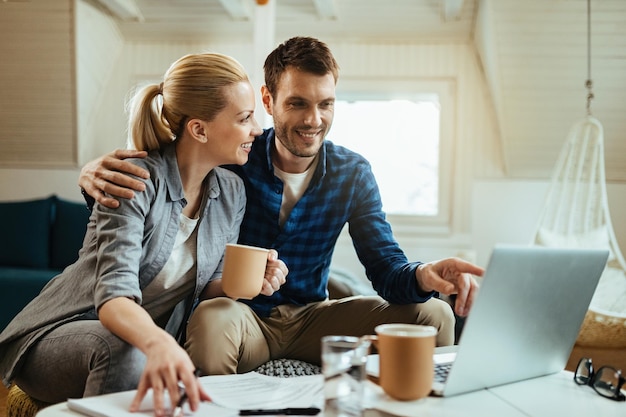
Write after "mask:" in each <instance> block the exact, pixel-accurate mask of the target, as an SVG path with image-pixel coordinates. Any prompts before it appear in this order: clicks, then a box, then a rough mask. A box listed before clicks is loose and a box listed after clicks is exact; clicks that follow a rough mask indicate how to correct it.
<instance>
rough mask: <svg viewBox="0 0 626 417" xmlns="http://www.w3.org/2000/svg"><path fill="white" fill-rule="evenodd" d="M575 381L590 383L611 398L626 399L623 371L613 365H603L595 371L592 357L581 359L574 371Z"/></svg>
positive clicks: (625, 379)
mask: <svg viewBox="0 0 626 417" xmlns="http://www.w3.org/2000/svg"><path fill="white" fill-rule="evenodd" d="M574 382H576V383H577V384H578V385H589V386H590V387H591V388H593V389H594V390H595V391H596V392H597V393H598V394H600V395H602V396H603V397H606V398H609V399H611V400H615V401H624V400H625V399H626V397H625V396H624V393H623V392H622V391H621V389H622V386H623V385H624V382H626V378H624V376H623V375H622V371H620V370H618V369H615V368H613V367H612V366H603V367H601V368H600V369H598V371H597V372H594V370H593V364H592V363H591V359H590V358H581V359H580V361H579V362H578V367H577V368H576V372H575V373H574Z"/></svg>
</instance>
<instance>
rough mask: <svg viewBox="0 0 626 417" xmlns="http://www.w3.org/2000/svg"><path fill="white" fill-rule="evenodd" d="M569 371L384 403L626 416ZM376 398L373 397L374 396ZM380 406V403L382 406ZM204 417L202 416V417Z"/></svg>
mask: <svg viewBox="0 0 626 417" xmlns="http://www.w3.org/2000/svg"><path fill="white" fill-rule="evenodd" d="M572 377H573V374H572V373H571V372H568V371H562V372H560V373H557V374H554V375H549V376H545V377H541V378H535V379H531V380H527V381H522V382H518V383H515V384H509V385H503V386H500V387H495V388H490V389H484V390H480V391H476V392H472V393H467V394H461V395H457V396H453V397H448V398H438V397H428V398H424V399H421V400H417V401H411V402H402V403H401V402H398V401H390V400H386V401H388V402H389V404H384V401H385V400H382V401H383V403H382V405H381V408H382V409H387V406H389V407H394V409H395V410H396V411H400V412H401V414H404V415H407V416H417V415H419V416H420V417H428V416H436V417H456V416H462V417H471V416H480V417H490V416H493V417H503V416H505V417H524V416H525V417H553V416H568V417H575V416H580V417H599V416H616V417H617V416H626V403H624V402H618V401H612V400H609V399H606V398H603V397H601V396H599V395H598V394H596V392H595V391H594V390H593V389H592V388H590V387H587V386H579V385H576V384H575V383H574V381H573V379H572ZM368 391H369V392H368V395H370V396H374V397H375V399H378V400H379V401H381V398H382V397H376V396H384V394H382V390H380V388H379V387H378V386H377V385H374V384H371V385H369V386H368ZM370 398H372V397H370ZM379 404H380V403H379ZM81 415H82V414H79V413H76V412H73V411H71V410H69V409H68V408H67V404H66V403H60V404H56V405H53V406H51V407H48V408H45V409H43V410H41V411H40V412H39V413H37V417H77V416H81ZM387 415H388V414H386V413H380V412H378V411H376V410H367V411H366V413H365V417H381V416H387ZM200 417H201V416H200Z"/></svg>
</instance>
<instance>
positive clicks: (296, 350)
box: [185, 296, 455, 375]
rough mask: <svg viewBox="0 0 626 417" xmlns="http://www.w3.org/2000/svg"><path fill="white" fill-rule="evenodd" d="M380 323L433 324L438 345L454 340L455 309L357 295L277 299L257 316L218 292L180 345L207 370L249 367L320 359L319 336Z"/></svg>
mask: <svg viewBox="0 0 626 417" xmlns="http://www.w3.org/2000/svg"><path fill="white" fill-rule="evenodd" d="M383 323H416V324H426V325H431V326H434V327H435V328H437V330H438V333H437V345H438V346H446V345H451V344H453V343H454V323H455V318H454V314H453V313H452V309H451V307H450V305H449V304H448V303H446V302H445V301H442V300H439V299H436V298H432V299H430V300H429V301H427V302H425V303H421V304H407V305H397V304H389V303H388V302H386V301H385V300H383V299H382V298H380V297H377V296H373V297H363V296H356V297H348V298H342V299H340V300H326V301H321V302H318V303H311V304H307V305H305V306H294V305H282V306H278V307H275V308H274V309H273V310H272V313H271V315H270V317H259V316H257V315H256V314H255V313H254V312H253V311H252V309H250V307H248V306H247V305H246V304H244V303H240V302H237V301H234V300H232V299H230V298H226V297H219V298H214V299H211V300H206V301H203V302H202V303H200V304H199V305H198V307H197V308H196V310H195V311H194V313H193V314H192V316H191V319H190V320H189V323H188V326H187V341H186V343H185V348H186V349H187V352H188V353H189V355H190V357H191V360H192V361H193V362H194V364H195V365H196V366H197V367H199V368H200V369H202V371H203V372H204V373H206V374H210V375H213V374H233V373H237V372H238V373H243V372H248V371H251V370H253V369H256V368H257V367H259V366H260V365H262V364H263V363H265V362H267V361H268V360H270V359H279V358H290V359H299V360H303V361H307V362H310V363H315V364H319V363H320V359H321V341H320V339H321V337H322V336H326V335H348V336H363V335H366V334H374V327H376V326H377V325H379V324H383Z"/></svg>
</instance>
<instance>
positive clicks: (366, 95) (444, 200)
mask: <svg viewBox="0 0 626 417" xmlns="http://www.w3.org/2000/svg"><path fill="white" fill-rule="evenodd" d="M433 95H436V96H437V97H438V102H439V106H440V115H439V123H440V126H439V135H440V137H439V173H438V178H439V184H438V212H437V214H436V215H411V214H388V215H387V219H388V221H389V223H390V224H391V225H392V227H393V229H394V233H395V234H396V235H407V236H411V237H413V236H417V235H419V236H420V237H423V236H424V235H428V236H442V235H450V234H451V230H452V224H451V223H452V200H453V195H454V189H453V186H454V184H453V178H454V159H455V155H454V149H455V133H456V132H455V126H456V88H455V83H454V80H450V79H439V78H437V79H427V78H395V79H393V80H390V79H381V78H341V79H340V80H339V82H338V83H337V91H336V97H337V100H367V99H381V98H383V99H387V100H392V99H409V100H416V99H420V98H422V99H423V98H424V97H429V96H430V97H432V96H433ZM335 117H337V115H335ZM328 137H329V139H330V140H333V136H332V129H331V132H330V134H329V136H328ZM337 143H338V144H341V143H339V142H337ZM383 145H384V144H383Z"/></svg>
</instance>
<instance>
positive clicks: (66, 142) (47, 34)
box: [0, 0, 77, 167]
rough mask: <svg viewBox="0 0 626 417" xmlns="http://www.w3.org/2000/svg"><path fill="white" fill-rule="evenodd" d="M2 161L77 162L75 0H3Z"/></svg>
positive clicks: (0, 46) (0, 53) (7, 163)
mask: <svg viewBox="0 0 626 417" xmlns="http://www.w3.org/2000/svg"><path fill="white" fill-rule="evenodd" d="M0 57H1V58H0V59H1V61H0V62H1V64H0V91H2V94H0V143H1V144H2V152H0V166H18V167H46V166H47V167H68V166H73V165H75V164H76V158H77V156H76V155H77V146H76V82H75V79H76V76H75V59H74V57H75V46H74V2H73V0H31V1H29V2H0Z"/></svg>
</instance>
